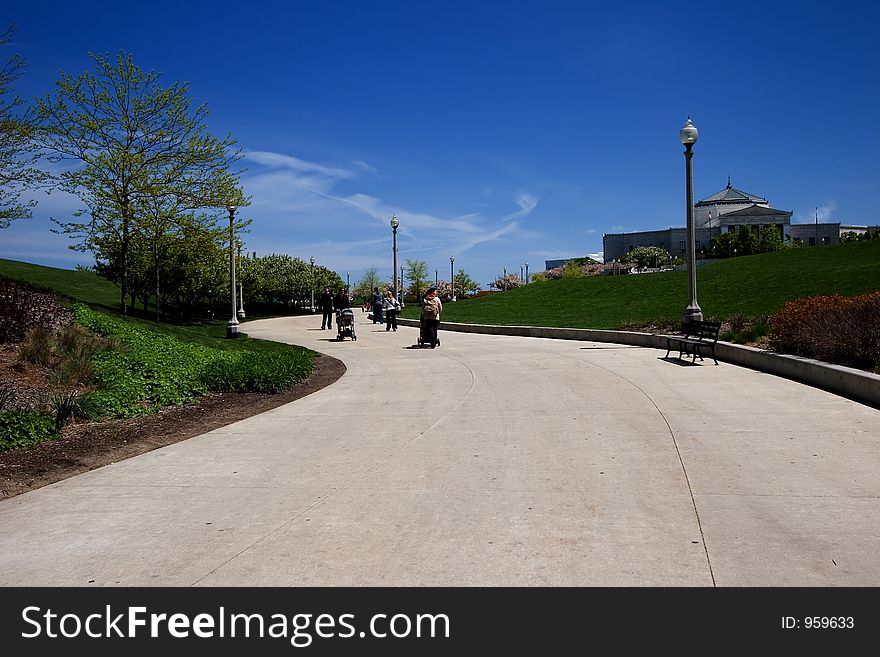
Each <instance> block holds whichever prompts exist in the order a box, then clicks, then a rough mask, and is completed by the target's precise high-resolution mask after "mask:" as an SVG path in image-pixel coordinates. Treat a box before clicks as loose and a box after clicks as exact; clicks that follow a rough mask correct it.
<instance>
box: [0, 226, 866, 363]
mask: <svg viewBox="0 0 880 657" xmlns="http://www.w3.org/2000/svg"><path fill="white" fill-rule="evenodd" d="M0 275H5V276H7V277H9V278H15V279H19V280H25V281H28V282H30V283H33V284H36V285H38V286H42V287H47V288H50V289H52V290H55V291H56V292H58V293H60V294H62V295H64V296H67V297H69V298H72V299H76V300H79V301H82V302H84V303H86V304H88V305H90V306H93V307H97V308H99V309H110V310H113V311H115V310H116V309H117V308H118V304H119V288H118V287H117V286H115V285H113V284H112V283H109V282H107V281H106V280H104V279H102V278H100V277H98V276H97V275H95V274H94V273H92V272H87V271H72V270H65V269H54V268H52V267H42V266H40V265H33V264H27V263H22V262H16V261H12V260H2V259H0ZM687 289H688V283H687V272H684V271H673V272H663V273H656V274H639V275H630V276H594V277H588V278H578V279H571V280H559V281H546V282H543V283H536V284H530V285H526V286H524V287H522V288H519V289H517V290H511V291H509V292H504V293H502V294H494V295H491V296H487V297H482V298H479V299H471V300H467V301H462V302H457V303H447V304H445V305H444V308H443V319H444V320H445V321H449V322H470V323H476V324H518V325H529V326H565V327H574V328H607V329H614V328H622V327H626V326H630V325H640V324H647V323H651V322H678V321H680V319H681V315H682V311H683V310H684V307H685V306H686V305H687V300H688V299H687V295H688V292H687ZM877 290H880V240H872V241H866V242H854V243H850V244H836V245H832V246H823V247H804V248H799V249H788V250H786V251H779V252H776V253H766V254H761V255H754V256H745V257H740V258H732V259H730V260H722V261H719V262H715V263H712V264H710V265H706V266H705V267H701V268H699V269H698V270H697V301H698V302H699V304H700V307H701V308H702V310H703V315H704V316H705V317H706V318H707V319H728V318H730V317H731V316H733V315H736V314H742V315H746V316H760V315H770V314H772V313H774V312H776V311H777V310H779V309H780V308H781V307H782V305H783V304H784V303H785V302H786V301H788V300H791V299H798V298H801V297H806V296H814V295H820V294H821V295H825V294H842V295H844V296H852V295H856V294H863V293H867V292H874V291H877ZM403 316H404V317H417V316H418V309H417V308H415V307H414V306H408V307H407V308H406V309H405V310H404V312H403ZM149 324H150V325H151V326H152V327H154V328H159V329H160V330H161V329H162V328H163V327H165V326H166V325H156V324H154V323H152V322H149ZM187 330H188V329H187V328H186V327H175V328H174V329H173V331H174V332H175V333H180V332H187ZM210 331H211V332H213V333H216V337H217V338H218V339H220V340H221V341H222V336H223V335H224V332H225V321H222V320H215V321H214V322H212V323H211V329H210ZM193 332H194V333H195V334H198V335H201V334H202V333H203V332H204V331H203V329H202V328H199V329H197V330H194V331H193ZM194 337H195V336H194ZM234 342H235V341H227V343H234ZM228 346H233V345H231V344H228Z"/></svg>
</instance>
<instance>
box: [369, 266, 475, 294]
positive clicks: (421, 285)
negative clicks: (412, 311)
mask: <svg viewBox="0 0 880 657" xmlns="http://www.w3.org/2000/svg"><path fill="white" fill-rule="evenodd" d="M398 282H399V284H400V286H401V290H402V292H403V295H404V297H405V298H409V299H410V300H411V301H417V300H419V299H421V298H422V297H423V296H424V294H425V293H426V292H427V291H428V288H429V287H431V286H434V287H436V288H437V292H438V294H440V296H441V297H445V298H450V297H451V296H452V292H453V290H452V284H451V283H450V282H449V281H448V280H439V279H437V277H435V278H434V279H433V280H432V279H430V278H429V277H428V263H427V262H426V261H424V260H409V259H407V260H405V261H404V266H403V281H398ZM454 283H455V296H456V297H467V296H472V295H474V294H476V293H477V292H479V291H480V285H479V283H476V282H475V281H474V280H473V279H472V278H471V277H470V276H469V275H468V273H467V272H466V271H465V270H464V269H459V270H458V272H456V274H455V277H454ZM374 288H379V290H382V291H384V290H391V289H394V282H393V281H390V280H384V279H383V278H382V277H381V276H379V273H378V271H377V270H376V268H375V267H370V268H369V269H367V270H366V271H365V272H364V275H363V277H362V278H361V280H360V281H358V283H357V284H356V285H355V286H354V288H353V290H352V293H353V294H354V296H355V297H356V298H361V299H368V298H369V297H370V294H371V293H372V291H373V289H374Z"/></svg>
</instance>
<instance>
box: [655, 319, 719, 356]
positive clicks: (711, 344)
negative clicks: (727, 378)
mask: <svg viewBox="0 0 880 657" xmlns="http://www.w3.org/2000/svg"><path fill="white" fill-rule="evenodd" d="M681 331H682V335H667V336H666V355H665V356H664V357H663V358H669V354H670V352H671V351H672V350H673V349H678V357H679V358H683V357H684V356H685V355H689V356H691V362H692V363H696V361H697V357H698V356H699V358H700V360H703V354H704V353H706V354H707V355H709V356H711V357H712V360H714V361H715V364H716V365H717V364H718V360H717V359H716V358H715V344H716V343H717V342H718V333H719V332H720V331H721V322H709V321H695V322H687V323H682V325H681Z"/></svg>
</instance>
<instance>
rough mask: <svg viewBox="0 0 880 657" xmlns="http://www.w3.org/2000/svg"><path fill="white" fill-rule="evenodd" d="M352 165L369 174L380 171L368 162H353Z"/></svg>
mask: <svg viewBox="0 0 880 657" xmlns="http://www.w3.org/2000/svg"><path fill="white" fill-rule="evenodd" d="M352 164H354V165H355V166H356V167H358V168H359V169H362V170H363V171H366V172H368V173H376V172H377V171H378V169H376V167H374V166H373V165H372V164H368V163H367V162H364V161H362V160H352Z"/></svg>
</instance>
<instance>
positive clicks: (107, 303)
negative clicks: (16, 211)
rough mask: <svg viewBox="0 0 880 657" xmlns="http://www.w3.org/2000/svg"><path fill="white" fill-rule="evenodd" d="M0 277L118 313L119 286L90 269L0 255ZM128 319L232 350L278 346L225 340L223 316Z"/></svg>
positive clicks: (256, 349) (211, 345) (136, 323)
mask: <svg viewBox="0 0 880 657" xmlns="http://www.w3.org/2000/svg"><path fill="white" fill-rule="evenodd" d="M0 276H2V277H6V278H10V279H13V280H18V281H24V282H26V283H30V284H31V285H33V286H35V287H37V288H42V289H46V290H49V291H52V292H55V293H56V294H58V295H59V296H60V297H62V298H65V299H68V300H69V301H78V302H81V303H84V304H86V305H87V306H90V307H91V308H94V309H96V310H99V311H102V312H105V313H109V314H111V315H115V314H118V313H119V303H120V290H119V286H117V285H115V284H113V283H111V282H109V281H108V280H106V279H104V278H101V277H100V276H98V275H97V274H95V273H94V272H92V271H81V270H72V269H58V268H55V267H44V266H43V265H35V264H31V263H27V262H19V261H17V260H5V259H2V258H0ZM128 321H129V322H130V323H132V324H134V325H140V326H143V327H144V328H148V329H149V330H151V331H156V332H159V333H164V334H167V335H171V336H173V337H175V338H178V339H180V340H184V341H185V342H192V343H196V344H201V345H204V346H208V347H215V348H218V349H225V350H231V351H237V350H247V351H275V350H276V349H277V348H278V345H277V344H276V343H273V342H269V341H266V340H252V339H250V338H247V337H246V336H244V335H243V336H242V339H239V340H227V339H226V319H214V320H211V321H207V320H206V321H203V322H194V323H191V324H169V323H159V324H157V323H156V322H154V321H152V320H150V319H139V318H138V317H134V316H129V318H128Z"/></svg>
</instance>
